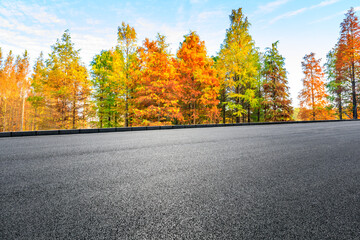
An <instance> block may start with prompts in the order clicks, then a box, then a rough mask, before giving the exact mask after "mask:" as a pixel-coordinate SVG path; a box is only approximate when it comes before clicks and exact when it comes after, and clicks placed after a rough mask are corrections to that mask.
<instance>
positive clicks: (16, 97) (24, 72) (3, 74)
mask: <svg viewBox="0 0 360 240" xmlns="http://www.w3.org/2000/svg"><path fill="white" fill-rule="evenodd" d="M0 59H1V60H0V62H1V64H0V116H1V118H2V121H1V123H0V126H1V129H2V131H22V130H24V129H25V127H26V122H25V116H26V114H27V112H26V111H25V110H26V109H27V106H26V101H25V100H26V97H27V94H28V92H29V87H30V85H29V79H28V73H29V57H28V54H27V51H26V50H25V53H24V54H23V56H22V57H20V56H17V57H16V58H15V57H14V56H13V54H12V51H10V52H9V54H8V56H7V58H6V60H5V62H4V63H3V64H2V53H1V50H0Z"/></svg>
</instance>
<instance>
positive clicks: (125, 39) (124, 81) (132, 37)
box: [113, 22, 136, 127]
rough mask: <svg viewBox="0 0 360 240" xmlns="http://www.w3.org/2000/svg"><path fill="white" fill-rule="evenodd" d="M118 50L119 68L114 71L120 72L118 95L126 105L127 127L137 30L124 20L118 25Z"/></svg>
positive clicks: (116, 54) (116, 51)
mask: <svg viewBox="0 0 360 240" xmlns="http://www.w3.org/2000/svg"><path fill="white" fill-rule="evenodd" d="M118 43H119V48H118V50H120V51H118V50H115V51H113V53H114V54H115V58H116V60H114V61H117V63H116V65H117V68H115V69H114V71H115V72H116V73H117V74H120V76H119V78H117V79H116V80H117V81H118V86H119V92H118V95H120V96H121V99H123V102H124V105H125V127H128V126H129V123H130V119H129V112H130V111H129V108H130V101H131V85H132V79H131V71H132V67H134V66H132V65H133V64H135V61H136V45H135V44H136V32H135V29H134V28H133V27H130V26H129V24H125V23H124V22H122V24H121V27H118Z"/></svg>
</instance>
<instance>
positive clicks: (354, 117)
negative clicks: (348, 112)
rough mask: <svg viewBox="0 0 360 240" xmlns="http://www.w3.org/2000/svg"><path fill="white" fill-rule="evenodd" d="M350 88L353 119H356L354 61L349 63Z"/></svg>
mask: <svg viewBox="0 0 360 240" xmlns="http://www.w3.org/2000/svg"><path fill="white" fill-rule="evenodd" d="M351 87H352V102H353V119H357V118H358V116H357V101H356V91H355V65H354V61H353V62H352V63H351Z"/></svg>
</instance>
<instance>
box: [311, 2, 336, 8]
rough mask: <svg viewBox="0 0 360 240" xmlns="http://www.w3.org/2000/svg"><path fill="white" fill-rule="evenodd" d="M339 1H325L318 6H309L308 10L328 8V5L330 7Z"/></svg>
mask: <svg viewBox="0 0 360 240" xmlns="http://www.w3.org/2000/svg"><path fill="white" fill-rule="evenodd" d="M339 1H340V0H326V1H322V2H321V3H319V4H316V5H313V6H311V7H310V8H309V9H314V8H320V7H325V6H328V5H332V4H334V3H337V2H339Z"/></svg>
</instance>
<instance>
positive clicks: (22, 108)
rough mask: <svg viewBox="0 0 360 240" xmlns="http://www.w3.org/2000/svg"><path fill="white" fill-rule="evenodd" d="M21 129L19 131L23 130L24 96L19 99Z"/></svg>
mask: <svg viewBox="0 0 360 240" xmlns="http://www.w3.org/2000/svg"><path fill="white" fill-rule="evenodd" d="M21 104H22V106H21V130H20V131H24V113H25V96H22V101H21Z"/></svg>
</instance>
